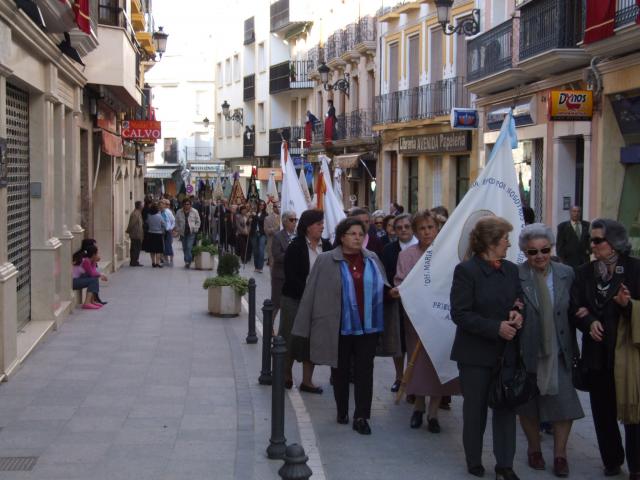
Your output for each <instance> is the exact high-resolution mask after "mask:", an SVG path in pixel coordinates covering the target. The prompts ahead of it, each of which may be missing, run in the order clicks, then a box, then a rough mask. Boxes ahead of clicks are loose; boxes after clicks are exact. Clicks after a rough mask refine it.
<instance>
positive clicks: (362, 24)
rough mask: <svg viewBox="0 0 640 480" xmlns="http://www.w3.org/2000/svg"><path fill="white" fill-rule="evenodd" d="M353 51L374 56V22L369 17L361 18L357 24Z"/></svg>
mask: <svg viewBox="0 0 640 480" xmlns="http://www.w3.org/2000/svg"><path fill="white" fill-rule="evenodd" d="M354 43H355V49H356V50H358V51H359V52H360V53H371V54H375V50H376V43H377V42H376V22H375V19H374V18H371V17H369V16H366V17H363V18H361V19H360V21H359V22H358V24H357V28H356V32H355V41H354Z"/></svg>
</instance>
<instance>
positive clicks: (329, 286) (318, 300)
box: [291, 247, 400, 368]
mask: <svg viewBox="0 0 640 480" xmlns="http://www.w3.org/2000/svg"><path fill="white" fill-rule="evenodd" d="M362 254H363V255H364V256H365V257H370V258H372V259H373V260H374V261H375V262H376V264H377V265H378V269H379V271H380V274H381V276H382V278H383V279H384V280H385V285H386V286H387V287H388V286H389V284H388V283H387V282H386V278H385V277H386V276H385V273H384V266H383V265H382V262H380V259H379V258H378V256H377V255H376V254H375V253H373V252H370V251H369V250H366V249H363V250H362ZM343 260H344V256H343V254H342V248H341V247H337V248H335V249H333V250H330V251H328V252H324V253H321V254H320V255H319V256H318V258H317V259H316V261H315V263H314V265H313V268H312V269H311V272H310V273H309V277H308V278H307V284H306V286H305V289H304V294H303V295H302V300H301V301H300V306H299V307H298V313H297V315H296V319H295V322H294V324H293V330H292V332H291V333H292V335H297V336H299V337H305V338H309V340H310V354H311V355H310V356H311V361H312V362H313V363H315V364H316V365H329V366H331V367H334V368H337V367H338V340H339V338H340V322H341V319H342V301H341V299H342V275H341V273H340V262H341V261H343ZM389 305H391V304H387V303H386V302H385V308H384V332H383V333H382V335H380V344H379V345H378V354H379V355H396V354H399V352H400V333H399V328H398V319H397V317H394V316H393V313H392V312H393V311H394V310H395V311H397V308H396V309H391V308H388V306H389Z"/></svg>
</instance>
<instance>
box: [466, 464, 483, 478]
mask: <svg viewBox="0 0 640 480" xmlns="http://www.w3.org/2000/svg"><path fill="white" fill-rule="evenodd" d="M467 471H468V472H469V473H470V474H471V475H473V476H474V477H484V467H483V466H482V465H474V466H473V467H468V468H467Z"/></svg>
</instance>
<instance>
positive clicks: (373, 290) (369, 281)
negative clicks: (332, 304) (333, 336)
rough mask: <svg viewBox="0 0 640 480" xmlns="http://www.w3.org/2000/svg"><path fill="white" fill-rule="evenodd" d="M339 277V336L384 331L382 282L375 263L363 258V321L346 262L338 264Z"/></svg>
mask: <svg viewBox="0 0 640 480" xmlns="http://www.w3.org/2000/svg"><path fill="white" fill-rule="evenodd" d="M340 276H341V279H342V322H341V325H340V334H341V335H364V334H367V333H377V332H382V331H383V330H384V320H383V313H382V299H383V289H384V281H383V280H382V275H381V274H380V271H379V270H378V267H377V265H376V264H375V262H374V261H373V260H372V259H371V258H369V257H365V258H364V278H363V281H364V285H363V286H364V309H363V310H364V321H363V319H361V318H360V312H359V311H358V299H357V297H356V289H355V286H354V283H353V277H352V276H351V272H349V266H348V265H347V262H346V261H344V260H343V261H341V262H340Z"/></svg>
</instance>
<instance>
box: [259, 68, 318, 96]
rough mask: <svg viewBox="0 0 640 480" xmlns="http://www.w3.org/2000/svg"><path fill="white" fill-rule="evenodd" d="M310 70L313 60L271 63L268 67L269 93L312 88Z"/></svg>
mask: <svg viewBox="0 0 640 480" xmlns="http://www.w3.org/2000/svg"><path fill="white" fill-rule="evenodd" d="M312 70H313V62H312V61H310V60H293V61H286V62H282V63H278V64H277V65H272V66H271V67H269V93H270V94H275V93H280V92H286V91H289V90H299V89H305V88H313V86H314V82H313V80H312V79H311V77H310V74H311V72H312Z"/></svg>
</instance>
